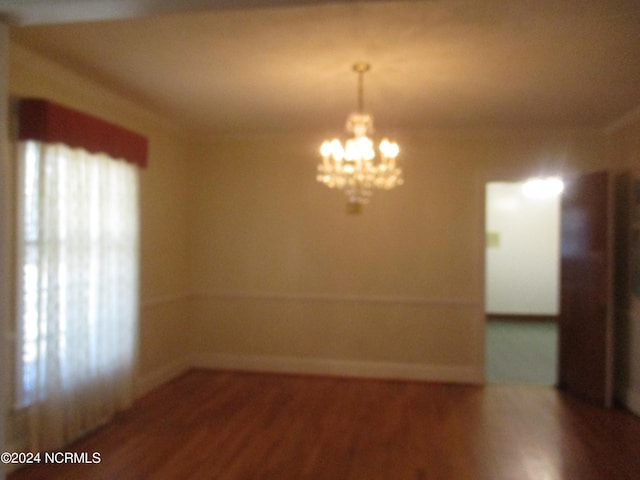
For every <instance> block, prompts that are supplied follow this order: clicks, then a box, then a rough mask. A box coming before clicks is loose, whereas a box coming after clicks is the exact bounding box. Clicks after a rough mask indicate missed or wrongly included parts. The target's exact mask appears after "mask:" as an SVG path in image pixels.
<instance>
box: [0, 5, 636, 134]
mask: <svg viewBox="0 0 640 480" xmlns="http://www.w3.org/2000/svg"><path fill="white" fill-rule="evenodd" d="M187 10H189V11H187ZM2 13H3V14H4V15H5V16H6V18H8V19H9V21H10V22H11V23H12V25H13V26H12V28H11V30H10V35H11V39H12V40H14V41H15V42H17V43H18V44H21V45H23V46H26V47H28V48H31V49H33V50H36V51H38V52H41V53H44V54H46V55H48V56H50V57H52V58H53V59H55V60H57V61H59V62H61V63H62V64H64V65H66V66H67V67H69V68H71V69H73V70H76V71H78V72H80V73H82V74H84V75H89V76H91V77H93V78H94V79H96V80H97V81H99V82H102V83H104V84H106V85H107V86H109V87H110V88H113V89H115V90H117V91H118V92H120V93H121V94H123V95H126V96H128V97H130V98H134V99H135V100H136V101H139V102H142V103H143V104H145V105H146V106H147V107H149V108H151V109H153V110H155V111H157V112H161V113H162V114H164V115H167V116H170V117H171V118H173V119H175V120H176V121H177V122H180V123H183V124H185V125H187V126H188V127H190V128H193V129H194V130H197V131H202V132H207V133H217V134H259V133H275V132H290V131H300V130H314V131H322V132H335V133H339V131H340V130H341V129H342V125H343V124H344V120H345V118H346V115H347V114H348V113H349V112H350V111H351V110H352V109H354V108H355V104H356V76H355V74H354V73H353V72H352V71H351V65H352V64H353V63H354V62H355V61H359V60H364V61H368V62H370V63H371V64H372V69H371V71H370V72H369V73H367V74H366V76H365V83H364V88H365V107H367V109H368V110H370V112H371V113H373V114H374V116H375V117H376V123H377V126H378V127H379V129H380V130H382V129H383V128H384V129H391V130H394V129H403V128H434V127H477V126H495V127H505V126H514V127H521V126H526V127H546V126H554V127H555V126H589V127H599V128H600V127H606V126H608V125H610V124H611V123H612V122H614V121H616V120H617V119H619V118H621V117H622V116H624V115H625V114H628V113H629V112H631V111H634V110H636V109H637V108H638V107H639V106H640V2H638V1H637V0H590V1H589V2H585V1H578V0H565V1H562V0H483V1H478V0H427V1H386V2H385V1H368V2H365V1H350V2H346V1H344V2H338V1H334V2H328V1H309V0H307V1H294V0H290V1H270V2H268V1H258V0H254V1H235V2H231V1H217V2H216V1H208V2H207V1H204V0H183V1H177V0H155V1H154V0H137V1H136V0H101V1H98V0H91V1H84V2H83V1H80V0H57V1H52V0H48V1H45V0H17V1H6V0H0V14H2ZM100 19H104V20H100ZM77 20H81V21H77ZM51 22H53V23H51ZM336 130H337V131H338V132H336Z"/></svg>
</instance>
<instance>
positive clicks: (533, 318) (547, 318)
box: [486, 313, 558, 323]
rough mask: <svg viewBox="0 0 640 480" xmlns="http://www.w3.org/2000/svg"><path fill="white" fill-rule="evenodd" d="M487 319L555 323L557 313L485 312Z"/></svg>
mask: <svg viewBox="0 0 640 480" xmlns="http://www.w3.org/2000/svg"><path fill="white" fill-rule="evenodd" d="M486 317H487V320H495V321H500V322H502V321H509V322H511V321H513V322H547V323H557V322H558V316H557V315H523V314H519V313H487V314H486Z"/></svg>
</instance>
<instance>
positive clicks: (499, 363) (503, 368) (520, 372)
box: [485, 320, 558, 385]
mask: <svg viewBox="0 0 640 480" xmlns="http://www.w3.org/2000/svg"><path fill="white" fill-rule="evenodd" d="M557 339H558V332H557V325H556V324H555V323H551V322H548V323H547V322H522V321H512V322H510V321H502V320H501V321H488V322H487V331H486V360H485V377H486V381H487V383H511V384H534V385H555V383H556V379H557V364H558V361H557V356H558V353H557V351H558V345H557V342H558V340H557Z"/></svg>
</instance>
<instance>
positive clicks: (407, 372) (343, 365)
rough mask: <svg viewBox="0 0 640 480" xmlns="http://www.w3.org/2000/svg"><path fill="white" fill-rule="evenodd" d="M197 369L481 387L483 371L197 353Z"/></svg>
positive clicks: (375, 362) (365, 362) (195, 358)
mask: <svg viewBox="0 0 640 480" xmlns="http://www.w3.org/2000/svg"><path fill="white" fill-rule="evenodd" d="M191 364H192V366H193V367H196V368H209V369H227V370H243V371H253V372H269V373H289V374H304V375H328V376H340V377H352V378H353V377H356V378H377V379H389V380H414V381H415V380H417V381H430V382H446V383H465V384H481V383H482V382H483V372H481V371H477V369H474V368H473V367H468V366H447V365H423V364H412V363H392V362H377V361H371V362H369V361H355V360H334V359H321V358H295V357H279V356H261V355H260V356H257V355H235V354H222V353H211V354H200V355H197V356H196V357H194V358H193V360H192V362H191Z"/></svg>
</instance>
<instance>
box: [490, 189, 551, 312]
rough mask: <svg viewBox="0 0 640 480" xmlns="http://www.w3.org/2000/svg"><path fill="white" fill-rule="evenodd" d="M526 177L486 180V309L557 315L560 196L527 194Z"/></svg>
mask: <svg viewBox="0 0 640 480" xmlns="http://www.w3.org/2000/svg"><path fill="white" fill-rule="evenodd" d="M522 186H523V182H509V183H507V182H494V183H489V184H487V190H486V192H487V194H486V202H487V203H486V211H487V218H486V225H487V235H488V236H491V238H492V239H493V242H494V243H491V242H489V240H488V241H487V250H486V271H485V275H486V310H487V313H489V314H500V315H541V316H555V315H557V314H558V308H559V306H558V296H559V295H558V292H559V285H558V281H559V269H560V259H559V243H560V242H559V239H560V199H559V197H557V196H554V197H551V198H549V197H545V198H531V197H527V196H526V195H525V194H524V193H523V192H522Z"/></svg>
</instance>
